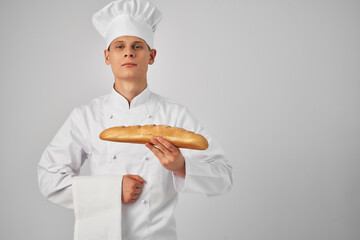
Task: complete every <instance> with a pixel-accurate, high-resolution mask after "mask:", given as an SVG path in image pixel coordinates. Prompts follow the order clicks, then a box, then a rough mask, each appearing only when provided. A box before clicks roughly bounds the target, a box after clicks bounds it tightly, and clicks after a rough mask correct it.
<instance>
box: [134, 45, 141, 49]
mask: <svg viewBox="0 0 360 240" xmlns="http://www.w3.org/2000/svg"><path fill="white" fill-rule="evenodd" d="M141 48H142V46H140V45H135V46H134V49H141Z"/></svg>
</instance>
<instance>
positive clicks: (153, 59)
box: [149, 49, 156, 65]
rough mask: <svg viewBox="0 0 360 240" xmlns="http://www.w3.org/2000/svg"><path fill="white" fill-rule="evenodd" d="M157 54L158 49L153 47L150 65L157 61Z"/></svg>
mask: <svg viewBox="0 0 360 240" xmlns="http://www.w3.org/2000/svg"><path fill="white" fill-rule="evenodd" d="M155 56H156V49H151V50H150V58H149V65H152V64H153V63H154V62H155Z"/></svg>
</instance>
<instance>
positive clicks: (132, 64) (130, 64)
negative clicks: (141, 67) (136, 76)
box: [121, 63, 137, 67]
mask: <svg viewBox="0 0 360 240" xmlns="http://www.w3.org/2000/svg"><path fill="white" fill-rule="evenodd" d="M121 66H124V67H126V66H137V65H136V64H135V63H124V64H123V65H121Z"/></svg>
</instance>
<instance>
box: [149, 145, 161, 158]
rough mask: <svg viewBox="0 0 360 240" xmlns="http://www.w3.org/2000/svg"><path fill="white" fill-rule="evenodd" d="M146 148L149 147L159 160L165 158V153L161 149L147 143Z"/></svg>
mask: <svg viewBox="0 0 360 240" xmlns="http://www.w3.org/2000/svg"><path fill="white" fill-rule="evenodd" d="M145 146H146V147H148V148H149V149H150V150H151V151H152V152H153V153H154V154H155V156H157V157H158V158H162V157H163V155H164V153H163V152H162V151H161V150H160V149H158V148H156V147H154V145H152V144H151V143H145Z"/></svg>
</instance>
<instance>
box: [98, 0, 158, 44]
mask: <svg viewBox="0 0 360 240" xmlns="http://www.w3.org/2000/svg"><path fill="white" fill-rule="evenodd" d="M161 18H162V14H161V12H160V11H159V9H157V8H156V6H155V5H153V4H152V3H150V2H149V1H147V0H117V1H112V2H111V3H109V4H108V5H106V6H105V7H104V8H103V9H101V10H100V11H98V12H96V13H94V14H93V16H92V23H93V25H94V27H95V29H96V30H97V31H98V32H99V33H100V35H101V36H102V37H103V38H104V39H105V41H106V48H108V47H109V46H110V44H111V42H112V41H113V40H114V39H115V38H117V37H120V36H125V35H129V36H136V37H139V38H142V39H143V40H144V41H145V42H146V43H147V44H148V45H149V47H150V48H151V49H152V48H154V33H155V30H156V27H157V24H158V23H159V22H160V20H161Z"/></svg>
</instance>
